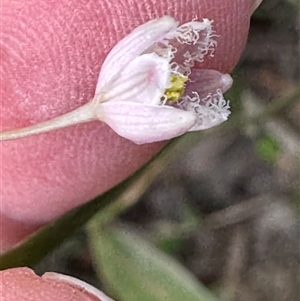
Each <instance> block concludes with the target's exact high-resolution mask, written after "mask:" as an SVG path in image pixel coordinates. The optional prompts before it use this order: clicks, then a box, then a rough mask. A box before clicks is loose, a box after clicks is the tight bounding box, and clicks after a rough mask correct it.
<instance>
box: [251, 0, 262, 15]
mask: <svg viewBox="0 0 300 301" xmlns="http://www.w3.org/2000/svg"><path fill="white" fill-rule="evenodd" d="M262 1H263V0H253V1H252V5H251V15H252V14H253V13H254V12H255V10H256V9H257V8H258V7H259V5H260V4H261V3H262Z"/></svg>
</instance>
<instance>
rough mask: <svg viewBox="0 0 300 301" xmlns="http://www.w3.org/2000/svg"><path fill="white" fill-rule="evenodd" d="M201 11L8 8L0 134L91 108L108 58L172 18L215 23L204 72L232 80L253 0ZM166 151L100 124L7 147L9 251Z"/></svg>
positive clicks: (117, 3)
mask: <svg viewBox="0 0 300 301" xmlns="http://www.w3.org/2000/svg"><path fill="white" fill-rule="evenodd" d="M199 3H200V1H196V0H192V1H189V2H188V3H186V2H185V1H182V3H181V2H179V1H177V2H174V1H173V0H172V1H171V0H167V1H162V2H157V1H154V0H151V1H147V2H144V1H140V0H134V1H132V5H130V6H128V2H127V1H125V0H111V1H108V0H107V1H104V0H102V1H99V0H97V1H96V0H91V1H84V0H77V1H75V0H70V1H63V2H62V1H55V0H51V1H40V0H39V1H38V0H31V1H26V3H25V2H23V1H20V0H16V1H8V0H4V1H2V4H1V5H2V7H3V9H2V16H1V17H2V20H1V21H2V23H3V27H2V32H3V35H2V36H1V46H0V51H1V52H0V53H1V56H2V66H1V69H0V74H1V85H0V89H1V96H2V97H1V99H0V101H1V103H0V107H1V111H0V118H1V130H11V129H15V128H20V127H24V126H29V125H31V124H35V123H38V122H41V121H45V120H49V119H51V118H54V117H56V116H59V115H62V114H64V113H66V112H69V111H71V110H73V109H75V108H77V107H79V106H80V105H82V104H84V103H86V102H87V101H89V100H90V99H91V98H92V97H93V95H94V91H95V87H96V82H97V77H98V74H99V71H100V68H101V64H102V63H103V61H104V59H105V56H106V55H107V53H108V52H109V50H110V49H111V48H112V47H113V46H114V45H115V44H116V42H117V41H119V40H120V39H121V38H123V37H124V36H125V34H128V33H129V32H130V31H131V30H132V29H133V28H134V27H136V26H138V25H140V24H141V23H142V22H146V21H148V20H149V19H151V18H155V17H159V16H162V15H165V14H168V15H171V16H173V17H174V18H175V19H177V20H179V21H180V22H181V23H184V22H187V21H190V20H191V19H193V18H194V17H195V16H197V17H198V18H199V19H201V18H202V17H206V18H209V19H213V20H214V21H215V22H214V29H215V30H216V32H217V33H218V35H219V37H218V46H217V48H216V51H215V57H214V58H211V57H207V58H206V60H205V62H204V63H203V64H201V68H210V69H216V70H219V71H221V72H223V73H227V72H230V71H231V70H232V68H233V67H234V65H235V64H236V63H237V61H238V59H239V57H240V54H241V51H242V50H243V48H244V45H245V42H246V37H247V31H248V27H249V19H250V13H251V9H252V8H251V5H252V1H246V0H243V1H241V0H233V1H232V0H210V1H201V5H199ZM164 144H165V143H154V144H150V145H141V146H137V145H135V144H133V143H132V142H130V141H128V140H125V139H123V138H121V137H119V136H118V135H117V134H115V133H114V132H113V131H112V130H110V129H109V127H108V126H106V125H105V124H103V123H101V122H90V123H87V124H81V125H76V126H72V127H69V128H65V129H62V130H58V131H55V132H50V133H46V134H41V135H37V136H34V137H28V138H24V139H19V140H15V141H7V142H1V147H0V152H1V160H2V161H1V168H0V178H1V186H0V189H1V191H0V193H1V194H0V195H1V212H2V215H3V221H4V222H2V224H1V227H2V229H1V231H0V233H2V234H1V235H2V236H1V237H0V239H1V241H2V245H1V248H2V250H5V249H8V248H9V247H10V246H12V245H13V243H15V242H17V241H19V240H20V235H17V236H16V237H15V240H14V239H12V238H14V233H15V232H17V229H18V228H19V227H20V226H19V225H20V224H21V225H28V227H29V228H28V229H30V227H31V229H35V225H41V224H44V223H46V222H48V221H50V220H52V219H54V218H57V217H58V216H60V215H61V214H63V213H65V212H66V211H68V210H70V209H72V208H74V207H75V206H78V205H80V204H82V203H84V202H86V201H88V200H90V199H91V198H93V197H95V196H96V195H99V194H101V193H103V192H104V191H106V190H107V189H109V188H111V187H113V186H114V185H116V184H117V183H119V182H120V181H122V180H123V179H125V178H126V177H127V176H129V175H130V174H131V173H132V172H134V171H135V170H137V169H138V167H140V166H141V165H142V164H143V163H145V162H146V161H147V160H148V159H150V158H151V156H153V154H155V153H156V152H157V151H158V150H159V149H161V147H162V146H163V145H164ZM15 221H16V222H15ZM32 231H33V230H32ZM25 232H26V231H25ZM26 235H28V233H27V232H26V233H24V234H23V236H24V237H25V236H26ZM21 236H22V235H21Z"/></svg>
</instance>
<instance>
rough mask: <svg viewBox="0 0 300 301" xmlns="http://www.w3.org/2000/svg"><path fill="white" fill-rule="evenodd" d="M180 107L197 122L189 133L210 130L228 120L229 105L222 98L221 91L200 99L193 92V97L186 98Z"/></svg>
mask: <svg viewBox="0 0 300 301" xmlns="http://www.w3.org/2000/svg"><path fill="white" fill-rule="evenodd" d="M180 107H181V108H182V109H183V110H186V111H188V112H193V113H194V114H195V115H196V116H197V121H196V123H195V124H194V126H193V127H191V128H190V129H189V131H200V130H206V129H209V128H212V127H214V126H217V125H219V124H221V123H222V122H224V121H226V120H227V119H228V116H229V115H230V111H229V103H228V101H226V100H225V99H224V98H223V94H222V91H221V90H217V91H216V92H215V93H214V94H209V95H208V96H207V97H206V98H204V99H201V98H200V97H199V95H198V94H197V93H196V92H195V93H194V96H193V97H186V98H185V99H184V100H183V101H182V102H181V103H180Z"/></svg>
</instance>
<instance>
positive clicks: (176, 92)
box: [165, 74, 188, 102]
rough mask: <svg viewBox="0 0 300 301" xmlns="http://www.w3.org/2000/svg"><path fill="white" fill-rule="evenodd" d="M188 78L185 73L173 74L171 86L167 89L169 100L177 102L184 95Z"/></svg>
mask: <svg viewBox="0 0 300 301" xmlns="http://www.w3.org/2000/svg"><path fill="white" fill-rule="evenodd" d="M187 80H188V78H187V77H186V76H183V75H177V74H176V75H175V74H173V75H171V87H170V88H168V89H167V90H166V91H165V97H166V98H167V101H171V102H176V101H178V100H179V98H180V97H181V96H182V95H183V93H184V89H185V83H186V82H187Z"/></svg>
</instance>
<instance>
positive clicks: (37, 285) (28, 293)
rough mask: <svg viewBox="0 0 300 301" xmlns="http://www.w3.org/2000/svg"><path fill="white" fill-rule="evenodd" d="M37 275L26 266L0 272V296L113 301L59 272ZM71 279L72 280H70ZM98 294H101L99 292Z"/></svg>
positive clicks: (29, 300) (9, 299)
mask: <svg viewBox="0 0 300 301" xmlns="http://www.w3.org/2000/svg"><path fill="white" fill-rule="evenodd" d="M54 275H55V276H53V274H52V273H51V274H50V275H49V274H48V273H46V274H44V275H43V276H42V277H39V276H37V275H36V274H34V272H33V271H32V270H30V269H28V268H15V269H10V270H5V271H1V272H0V278H1V281H0V296H1V297H2V299H1V300H3V301H15V300H16V301H17V300H18V301H19V300H22V301H53V300H57V301H113V300H111V299H109V298H108V297H106V296H105V295H103V296H101V299H99V298H98V297H97V296H95V294H93V292H91V290H90V289H89V287H85V288H86V289H82V286H78V283H74V282H73V281H72V279H67V280H68V282H67V281H66V280H65V279H64V280H62V279H59V278H58V277H60V275H59V274H54ZM70 281H72V282H70ZM100 295H102V294H101V293H100Z"/></svg>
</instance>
